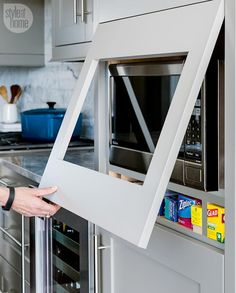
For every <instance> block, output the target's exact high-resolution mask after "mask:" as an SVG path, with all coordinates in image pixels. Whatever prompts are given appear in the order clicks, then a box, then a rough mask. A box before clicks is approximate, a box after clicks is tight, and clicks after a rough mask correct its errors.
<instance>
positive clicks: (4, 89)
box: [0, 85, 9, 103]
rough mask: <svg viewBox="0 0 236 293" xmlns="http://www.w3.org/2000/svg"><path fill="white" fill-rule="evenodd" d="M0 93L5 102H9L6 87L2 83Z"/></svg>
mask: <svg viewBox="0 0 236 293" xmlns="http://www.w3.org/2000/svg"><path fill="white" fill-rule="evenodd" d="M0 95H1V96H2V97H3V99H4V100H5V101H6V102H7V103H9V97H8V94H7V88H6V87H5V86H4V85H2V86H1V87H0Z"/></svg>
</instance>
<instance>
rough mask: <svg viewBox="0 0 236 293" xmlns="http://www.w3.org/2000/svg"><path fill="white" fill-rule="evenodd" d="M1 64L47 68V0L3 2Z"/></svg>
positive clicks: (1, 13) (0, 21)
mask: <svg viewBox="0 0 236 293" xmlns="http://www.w3.org/2000/svg"><path fill="white" fill-rule="evenodd" d="M0 35H1V45H0V65H2V66H43V65H44V1H43V0H34V1H31V0H14V1H9V0H7V1H0Z"/></svg>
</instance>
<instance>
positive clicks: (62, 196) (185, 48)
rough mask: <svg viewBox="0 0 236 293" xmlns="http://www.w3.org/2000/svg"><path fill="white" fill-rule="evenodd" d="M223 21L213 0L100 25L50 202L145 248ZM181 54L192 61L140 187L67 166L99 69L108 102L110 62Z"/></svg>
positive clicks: (56, 164)
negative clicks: (107, 69) (76, 128)
mask: <svg viewBox="0 0 236 293" xmlns="http://www.w3.org/2000/svg"><path fill="white" fill-rule="evenodd" d="M223 19H224V1H223V0H213V1H209V2H202V3H200V4H196V5H190V6H186V7H180V8H177V9H173V10H167V11H160V12H157V13H151V14H146V15H142V16H138V17H135V18H128V19H122V20H118V21H114V22H111V23H103V24H99V25H98V29H97V32H96V34H95V37H94V40H93V44H92V46H91V49H90V51H89V53H88V56H87V58H86V60H85V63H84V66H83V69H82V71H81V74H80V76H79V79H78V82H77V85H76V87H75V90H74V93H73V96H72V99H71V102H70V104H69V107H68V110H67V112H66V115H65V118H64V121H63V124H62V126H61V129H60V131H59V134H58V136H57V139H56V142H55V144H54V148H53V150H52V153H51V155H50V158H49V161H48V164H47V167H46V170H45V172H44V175H43V178H42V181H41V184H40V186H41V187H43V186H50V185H57V186H58V187H59V190H58V192H57V193H56V194H54V195H53V196H50V199H51V200H52V201H54V202H56V203H58V204H59V205H61V206H63V207H64V208H66V209H68V210H70V211H72V212H74V213H76V214H78V215H80V216H81V217H83V218H85V219H87V220H89V221H91V222H93V223H95V224H96V225H98V226H100V227H102V228H104V229H106V230H108V231H110V232H112V233H114V234H116V235H118V236H119V237H121V238H123V239H125V240H127V241H130V242H131V243H133V244H136V245H138V246H140V247H146V246H147V243H148V240H149V238H150V235H151V232H152V229H153V225H154V223H155V220H156V216H157V213H158V210H159V207H160V205H161V202H162V199H163V196H164V193H165V190H166V186H167V184H168V181H169V178H170V175H171V172H172V169H173V166H174V163H175V160H176V157H177V154H178V151H179V148H180V145H181V142H182V139H183V136H184V133H185V130H186V128H187V124H188V122H189V119H190V116H191V113H192V110H193V107H194V103H195V100H196V98H197V96H198V93H199V90H200V87H201V84H202V81H203V78H204V75H205V72H206V69H207V66H208V63H209V60H210V57H211V54H212V51H213V49H214V45H215V43H216V40H217V36H218V34H219V31H220V28H221V25H222V22H223ZM182 54H186V55H187V58H186V61H185V65H184V67H183V71H182V74H181V76H180V79H179V83H178V86H177V88H176V91H175V94H174V97H173V99H172V103H171V105H170V108H169V111H168V114H167V117H166V120H165V123H164V126H163V129H162V132H161V135H160V138H159V141H158V144H157V147H156V149H155V152H154V155H153V159H152V162H151V164H150V167H149V170H148V173H147V175H146V178H145V181H144V184H143V185H142V186H139V185H136V184H132V183H129V182H126V181H123V180H119V179H117V178H113V177H110V176H108V175H106V174H102V173H98V172H96V171H93V170H88V169H86V168H83V167H81V166H76V165H74V164H72V163H69V162H66V161H64V160H63V158H64V155H65V152H66V150H67V146H68V144H69V140H70V137H71V135H72V132H73V129H74V126H75V123H76V121H77V117H78V115H79V113H80V112H81V109H82V106H83V103H84V100H85V98H86V94H87V92H88V89H89V86H90V84H91V81H92V79H93V77H94V74H95V72H96V70H97V69H98V68H99V70H101V72H103V74H100V76H99V83H100V85H101V84H103V85H104V86H102V87H101V88H100V91H99V97H98V99H99V100H100V99H103V98H104V97H105V99H106V101H107V102H108V97H107V93H106V86H105V85H106V82H107V79H106V76H105V71H104V64H105V62H106V61H107V60H111V59H126V58H128V59H130V58H132V59H134V58H144V57H149V58H150V57H158V56H168V55H182ZM102 68H103V70H102ZM106 118H107V121H108V117H105V119H106ZM99 119H104V117H99ZM98 135H99V136H100V135H101V137H103V134H102V133H99V134H98ZM106 154H107V153H106V150H105V149H104V151H103V153H101V154H100V156H102V158H103V160H108V158H107V156H106Z"/></svg>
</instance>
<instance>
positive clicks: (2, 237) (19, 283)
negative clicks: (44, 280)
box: [0, 164, 35, 293]
mask: <svg viewBox="0 0 236 293" xmlns="http://www.w3.org/2000/svg"><path fill="white" fill-rule="evenodd" d="M32 184H34V182H33V181H31V180H29V179H27V178H25V177H23V176H21V175H19V174H17V173H15V172H14V171H12V170H10V169H9V168H7V167H5V166H4V164H1V168H0V185H1V186H15V187H16V186H31V185H32ZM33 235H34V218H31V219H29V218H25V217H24V216H21V215H20V214H18V213H16V212H14V211H10V212H6V211H2V210H1V212H0V291H1V292H22V293H25V292H28V293H30V292H33V290H32V289H33V288H34V283H35V275H34V270H32V269H31V268H32V267H34V256H33V255H34V238H33Z"/></svg>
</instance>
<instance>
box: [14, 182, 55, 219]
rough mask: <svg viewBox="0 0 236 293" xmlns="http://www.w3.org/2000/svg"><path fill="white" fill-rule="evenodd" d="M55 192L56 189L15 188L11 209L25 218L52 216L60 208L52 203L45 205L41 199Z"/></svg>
mask: <svg viewBox="0 0 236 293" xmlns="http://www.w3.org/2000/svg"><path fill="white" fill-rule="evenodd" d="M56 190H57V188H56V187H49V188H27V187H16V188H15V199H14V201H13V204H12V209H13V210H15V211H16V212H18V213H20V214H22V215H24V216H26V217H33V216H39V217H49V216H52V215H54V214H55V213H56V212H57V211H58V210H59V209H60V207H59V206H58V205H56V204H54V203H46V202H45V201H44V200H43V199H42V198H43V196H45V195H49V194H52V193H54V192H55V191H56Z"/></svg>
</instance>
